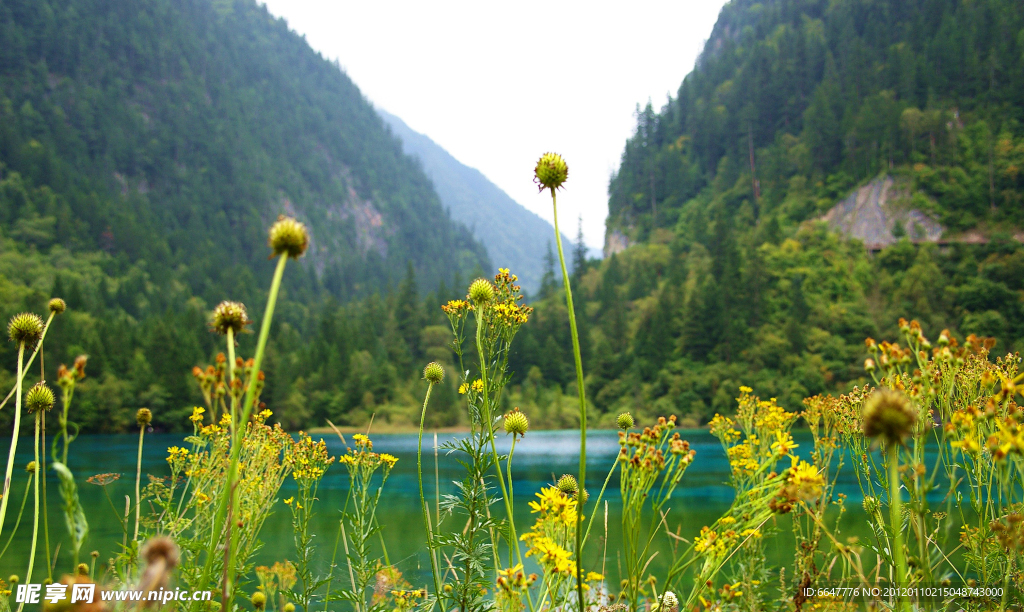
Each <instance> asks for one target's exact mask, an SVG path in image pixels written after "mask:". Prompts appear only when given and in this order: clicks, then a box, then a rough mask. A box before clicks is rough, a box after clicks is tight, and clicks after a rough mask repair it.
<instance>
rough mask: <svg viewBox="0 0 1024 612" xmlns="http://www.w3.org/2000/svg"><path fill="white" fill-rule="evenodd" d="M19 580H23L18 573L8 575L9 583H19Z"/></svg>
mask: <svg viewBox="0 0 1024 612" xmlns="http://www.w3.org/2000/svg"><path fill="white" fill-rule="evenodd" d="M19 582H21V579H20V578H18V575H17V574H11V575H10V576H8V577H7V584H18V583H19Z"/></svg>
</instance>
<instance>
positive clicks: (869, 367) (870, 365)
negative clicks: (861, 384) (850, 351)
mask: <svg viewBox="0 0 1024 612" xmlns="http://www.w3.org/2000/svg"><path fill="white" fill-rule="evenodd" d="M864 371H865V372H867V373H868V374H870V373H872V372H874V371H875V360H874V359H872V358H870V357H868V358H867V359H865V360H864Z"/></svg>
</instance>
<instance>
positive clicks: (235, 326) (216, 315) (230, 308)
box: [210, 301, 252, 336]
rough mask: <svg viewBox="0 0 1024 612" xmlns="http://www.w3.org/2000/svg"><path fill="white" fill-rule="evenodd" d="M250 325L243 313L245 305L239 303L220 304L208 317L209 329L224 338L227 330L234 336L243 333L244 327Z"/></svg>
mask: <svg viewBox="0 0 1024 612" xmlns="http://www.w3.org/2000/svg"><path fill="white" fill-rule="evenodd" d="M250 323H252V321H250V320H249V316H248V314H247V313H246V312H245V304H243V303H241V302H227V301H225V302H221V303H220V304H217V307H216V308H214V309H213V315H212V316H211V317H210V327H211V329H212V330H213V331H215V332H217V333H218V334H221V335H223V336H226V335H227V333H228V330H231V331H232V333H234V335H236V336H237V335H238V334H240V333H242V332H244V331H245V326H246V325H249V324H250Z"/></svg>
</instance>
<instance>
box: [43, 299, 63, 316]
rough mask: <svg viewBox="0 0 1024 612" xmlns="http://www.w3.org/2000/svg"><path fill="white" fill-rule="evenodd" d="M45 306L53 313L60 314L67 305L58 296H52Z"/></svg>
mask: <svg viewBox="0 0 1024 612" xmlns="http://www.w3.org/2000/svg"><path fill="white" fill-rule="evenodd" d="M47 307H48V308H49V309H50V312H52V313H53V314H60V313H62V312H64V311H65V310H67V308H68V305H67V303H65V302H64V300H62V299H60V298H53V299H52V300H50V303H49V304H47Z"/></svg>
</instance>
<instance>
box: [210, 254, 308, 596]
mask: <svg viewBox="0 0 1024 612" xmlns="http://www.w3.org/2000/svg"><path fill="white" fill-rule="evenodd" d="M287 262H288V257H287V256H286V255H280V256H279V259H278V262H277V268H275V269H274V279H273V280H272V281H271V283H270V295H269V296H268V297H267V309H266V312H264V314H263V322H262V323H261V324H260V335H259V339H258V340H257V341H256V354H255V356H254V357H253V366H252V376H250V377H249V385H248V388H247V389H246V393H245V403H244V404H243V408H242V417H241V419H239V423H242V424H244V423H248V422H249V417H250V416H251V415H252V409H253V404H255V402H256V380H257V378H258V377H259V371H260V366H261V365H262V363H263V353H264V352H265V351H266V348H267V338H268V337H269V336H270V322H271V320H272V319H273V318H274V306H275V305H276V304H277V295H278V293H279V292H280V290H281V278H282V277H283V276H284V267H285V264H286V263H287ZM241 447H242V445H241V444H239V443H238V441H237V440H235V439H232V442H231V457H230V461H229V463H228V473H227V482H226V484H225V488H224V490H223V492H222V493H221V496H220V501H219V502H218V504H217V514H216V518H215V520H214V522H213V525H214V528H213V529H212V534H211V538H210V544H209V545H208V546H207V550H206V553H207V554H206V566H205V567H204V568H203V574H202V576H201V577H200V579H199V583H198V589H197V590H203V589H205V588H206V585H207V584H209V581H210V574H211V572H212V571H213V559H214V556H215V555H216V552H217V548H218V546H217V545H218V544H219V543H220V536H221V533H220V531H219V530H218V529H217V527H216V526H217V525H224V527H225V531H226V532H227V534H226V536H227V542H226V543H225V544H226V546H227V547H228V550H229V554H228V564H227V567H226V568H225V570H226V572H225V581H224V582H225V584H224V588H223V600H222V609H224V610H231V609H232V600H233V599H234V593H233V592H232V588H231V587H232V584H233V583H234V573H235V572H234V568H232V567H230V566H231V565H232V564H233V562H234V555H235V552H236V550H235V547H234V544H233V543H232V538H231V532H232V525H230V524H225V519H226V518H227V513H228V505H229V503H231V502H235V501H237V499H238V498H237V490H236V489H237V487H236V485H237V484H238V462H239V458H240V457H241V452H242V448H241ZM232 507H237V506H232Z"/></svg>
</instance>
